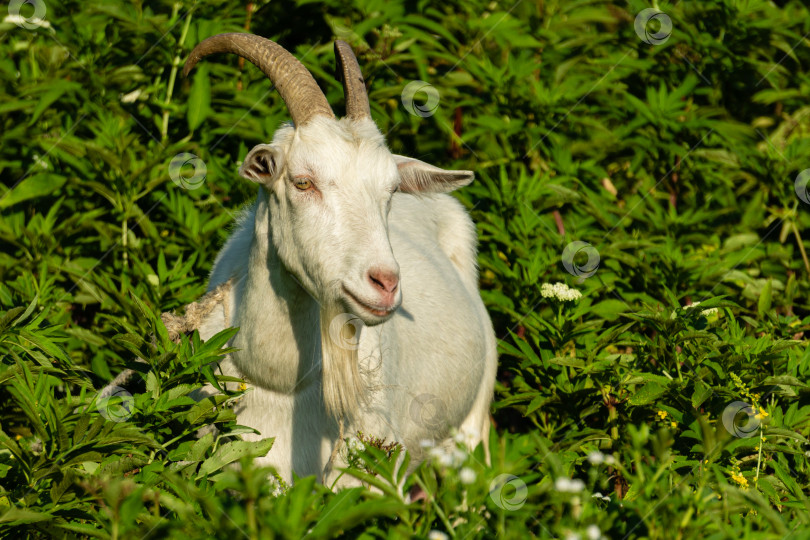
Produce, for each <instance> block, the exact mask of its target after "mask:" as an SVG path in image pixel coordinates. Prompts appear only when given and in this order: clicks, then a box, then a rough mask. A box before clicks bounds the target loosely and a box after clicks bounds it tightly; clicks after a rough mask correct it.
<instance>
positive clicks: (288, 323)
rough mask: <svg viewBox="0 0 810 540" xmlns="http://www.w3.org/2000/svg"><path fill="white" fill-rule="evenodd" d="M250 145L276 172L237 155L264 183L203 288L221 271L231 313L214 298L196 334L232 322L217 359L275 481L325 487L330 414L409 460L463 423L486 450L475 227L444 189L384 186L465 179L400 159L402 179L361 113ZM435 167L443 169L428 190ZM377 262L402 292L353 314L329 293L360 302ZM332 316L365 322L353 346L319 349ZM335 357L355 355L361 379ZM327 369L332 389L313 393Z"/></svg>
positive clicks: (490, 350)
mask: <svg viewBox="0 0 810 540" xmlns="http://www.w3.org/2000/svg"><path fill="white" fill-rule="evenodd" d="M262 146H263V148H265V150H266V151H268V152H272V153H273V155H274V156H275V163H276V170H275V171H274V172H273V174H272V175H271V176H267V177H261V176H257V175H255V174H252V175H251V173H250V171H249V170H247V168H248V166H249V165H251V163H252V162H250V163H249V161H250V160H251V159H253V156H252V155H249V156H248V159H246V163H245V165H244V166H243V175H244V176H246V177H250V178H251V179H254V180H257V181H258V182H259V183H261V184H262V185H261V187H260V190H259V196H258V197H257V199H256V202H255V203H254V204H253V205H251V206H250V207H249V208H247V209H246V210H245V212H244V214H243V215H242V217H241V218H240V220H239V222H238V225H237V227H236V229H235V231H234V232H233V234H232V236H231V237H230V239H229V240H228V242H227V243H226V244H225V246H224V247H223V249H222V251H221V252H220V253H219V255H218V256H217V259H216V262H215V264H214V269H213V271H212V273H211V279H210V283H209V290H210V289H213V288H215V287H216V286H217V285H219V284H221V283H223V282H225V281H227V280H229V279H233V280H234V286H233V287H232V289H231V291H232V293H231V295H230V296H229V298H228V300H227V302H228V306H227V313H229V314H230V317H231V320H227V321H226V320H225V312H224V310H222V309H218V310H216V311H215V312H214V313H213V314H212V315H211V316H209V318H208V319H207V320H206V321H205V323H204V324H203V326H202V328H201V329H200V333H201V335H202V337H203V338H208V337H210V336H211V335H213V334H214V333H215V332H217V331H219V330H221V329H223V328H225V327H226V325H229V326H235V327H239V328H240V331H239V333H238V334H237V335H236V336H235V337H234V338H233V340H232V343H231V345H232V346H234V347H238V348H239V349H240V350H239V351H238V352H235V353H233V354H232V355H230V357H228V358H227V359H226V360H225V361H223V363H222V365H221V368H222V370H223V372H225V373H226V374H232V375H237V376H241V377H244V378H245V379H246V380H247V381H248V383H249V387H251V390H250V391H249V392H248V393H247V394H246V395H245V397H244V398H243V400H242V401H241V402H240V403H239V404H238V405H237V409H236V412H237V418H238V422H239V423H240V424H243V425H247V426H250V427H253V428H255V429H257V430H258V431H259V432H261V437H275V444H274V446H273V448H272V449H271V451H270V453H269V454H268V455H267V457H266V458H265V459H264V460H263V461H264V462H265V463H269V464H272V465H274V466H275V467H276V468H277V470H278V472H279V473H280V474H281V476H282V477H283V478H284V479H285V480H287V481H291V479H292V473H293V471H294V472H295V473H296V474H297V475H300V476H303V475H310V474H316V475H319V477H320V478H321V479H322V480H323V481H324V482H327V483H329V482H331V481H332V480H334V479H335V478H336V477H337V475H338V473H337V472H336V471H335V469H334V467H327V465H328V464H329V459H330V455H331V454H332V452H333V449H334V448H335V445H336V444H338V433H339V428H338V421H337V419H336V417H338V416H342V417H343V419H344V421H345V423H346V426H345V428H346V429H345V432H344V433H345V436H349V435H352V434H354V433H355V432H356V431H357V430H361V431H363V432H364V433H366V434H370V435H374V436H377V437H382V438H385V439H387V440H388V441H397V442H399V443H402V444H403V445H404V446H405V447H406V448H407V449H408V450H409V451H410V452H411V454H412V456H413V457H414V458H415V459H414V464H416V463H418V461H419V460H420V459H422V458H423V457H424V456H423V455H422V449H421V448H420V445H419V442H420V441H421V440H424V439H429V440H433V441H435V442H436V443H441V441H444V440H446V439H447V437H448V436H449V433H450V430H451V429H452V428H457V429H460V430H463V431H465V432H467V433H472V434H474V441H473V442H474V443H475V444H477V443H478V442H479V441H483V442H484V445H485V449H486V450H487V455H488V448H487V442H488V441H487V439H488V432H489V405H490V402H491V399H492V393H493V387H494V379H495V368H496V363H497V355H496V341H495V335H494V332H493V329H492V324H491V321H490V319H489V316H488V314H487V312H486V309H485V308H484V304H483V302H482V301H481V298H480V295H479V292H478V288H477V283H478V273H477V268H476V247H475V246H476V235H475V227H474V225H473V223H472V221H471V220H470V218H469V216H468V215H467V212H466V211H465V210H464V208H463V206H462V205H461V204H459V202H458V201H456V200H455V199H454V198H452V197H450V196H449V195H446V194H443V193H420V194H412V193H402V192H398V193H395V194H394V195H393V197H392V196H391V195H390V193H391V190H392V188H395V187H396V186H397V185H398V184H399V185H400V189H404V188H407V186H408V185H409V186H410V188H408V189H419V190H423V191H424V190H426V189H427V190H429V189H431V187H432V188H435V189H436V190H437V191H449V190H451V189H453V188H454V187H458V185H463V184H465V183H467V182H468V181H469V179H468V180H463V178H465V176H464V174H463V173H464V172H463V171H462V172H455V171H449V172H446V171H441V169H437V168H435V167H434V168H431V167H430V166H428V165H427V164H422V163H421V162H418V161H417V164H416V165H415V166H414V163H413V161H414V160H407V164H406V165H407V166H406V167H405V168H407V169H409V170H410V169H414V168H415V169H417V170H418V173H417V174H416V176H415V177H414V178H416V180H415V181H413V182H411V183H410V184H407V183H408V179H407V178H406V172H404V169H405V168H403V169H402V170H403V172H402V173H400V172H399V170H398V164H399V166H400V168H402V163H403V162H405V161H406V160H405V158H399V157H396V156H393V155H392V154H391V153H390V152H389V150H388V149H387V148H386V146H385V144H384V141H383V137H382V135H381V134H380V133H379V131H378V130H377V128H376V126H374V124H373V123H372V122H371V121H370V120H364V121H354V120H349V119H343V120H340V121H337V120H332V119H326V118H319V119H316V120H315V121H313V122H311V123H309V124H307V125H305V126H303V127H299V128H297V129H294V128H293V127H292V126H286V127H283V128H281V129H280V130H279V131H278V132H277V134H276V136H275V137H274V140H273V143H271V145H262ZM257 148H258V147H257ZM420 164H421V165H423V166H424V167H421V169H420ZM436 171H440V172H446V173H447V174H445V175H444V177H443V178H438V177H435V178H436V183H435V185H432V184H431V180H430V178H429V177H430V175H431V174H434V173H435V172H436ZM301 174H309V175H312V177H313V178H315V180H316V183H317V186H318V188H319V190H320V193H319V195H317V196H315V195H311V194H307V193H302V192H300V191H298V190H297V189H296V188H295V187H294V186H293V184H292V178H293V177H295V176H297V175H301ZM453 175H455V176H453ZM458 178H462V180H457V179H458ZM469 178H471V175H469ZM412 179H413V178H412ZM442 182H444V184H443V185H439V184H441V183H442ZM448 182H450V183H448ZM453 182H457V183H456V184H453V185H450V184H451V183H453ZM400 183H401V184H400ZM406 184H407V185H406ZM413 186H417V187H416V188H414V187H413ZM378 266H383V267H386V268H392V269H398V271H399V276H400V285H399V290H400V291H401V302H402V303H401V305H400V306H399V308H398V309H396V311H395V312H394V313H393V314H392V315H390V316H388V317H382V318H380V317H374V316H372V315H370V314H369V313H367V312H363V311H362V310H358V309H357V305H356V304H352V303H351V302H349V301H348V300H346V299H345V298H343V295H342V293H341V289H340V285H341V284H343V285H346V286H348V287H350V288H351V289H352V290H353V291H355V292H356V293H358V295H363V298H364V299H368V300H373V298H374V289H373V286H372V285H369V283H368V280H367V279H366V278H365V273H366V272H367V271H368V269H369V268H371V267H378ZM343 312H345V313H347V314H348V315H346V316H344V318H346V317H353V318H354V319H355V321H356V320H357V318H359V319H362V320H363V321H364V322H365V323H366V325H365V326H362V327H361V328H360V335H359V346H358V348H357V351H356V352H354V351H349V352H348V353H347V354H346V356H345V357H344V358H331V355H332V354H335V355H336V356H339V355H340V353H339V352H336V353H332V352H329V351H328V350H327V352H326V354H324V352H323V351H324V349H323V346H322V345H323V343H327V341H326V340H328V339H330V333H329V329H328V328H323V326H325V323H324V324H322V321H321V319H322V315H323V314H324V313H326V314H327V319H326V320H327V321H330V320H332V318H333V317H334V315H335V314H340V313H343ZM331 337H334V335H332V336H331ZM349 341H351V340H349ZM327 344H328V345H329V347H331V348H334V347H332V346H333V345H335V344H334V343H327ZM344 345H345V343H344ZM338 348H339V349H340V347H338ZM329 362H333V363H332V364H329ZM346 362H349V363H351V362H354V363H355V365H357V367H358V372H359V375H357V377H359V379H358V380H356V381H355V380H353V379H352V377H353V375H351V373H349V372H350V371H351V369H348V368H349V367H350V366H347V364H346ZM327 367H329V369H332V370H333V373H332V374H327V373H326V368H327ZM327 376H328V377H332V379H330V380H331V381H332V382H335V381H337V382H335V384H339V385H341V386H340V390H341V391H342V392H344V393H345V394H346V395H345V396H343V397H340V396H338V397H336V396H329V395H325V389H324V378H326V377H327ZM344 377H345V380H344ZM355 383H357V388H356V389H354V388H353V387H352V386H353V385H354V384H355ZM346 385H348V386H350V387H352V388H346V387H345V386H346ZM327 394H328V391H327ZM353 401H354V403H355V405H356V407H354V408H353V405H352V402H353ZM255 438H259V436H256V437H255ZM325 468H326V469H327V470H326V471H325ZM324 473H325V474H326V476H321V475H322V474H324Z"/></svg>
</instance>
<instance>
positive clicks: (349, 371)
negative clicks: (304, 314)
mask: <svg viewBox="0 0 810 540" xmlns="http://www.w3.org/2000/svg"><path fill="white" fill-rule="evenodd" d="M320 315H321V321H320V323H321V324H320V327H321V352H322V355H321V368H322V374H323V400H324V404H325V406H326V410H327V412H328V413H329V414H331V415H332V416H333V417H335V418H346V419H351V418H352V417H353V416H354V415H355V414H356V413H357V410H358V409H359V408H360V406H361V404H364V403H365V393H366V387H365V384H364V382H363V379H362V377H361V375H360V369H359V360H358V355H357V349H358V345H359V341H360V339H359V338H360V332H361V329H362V321H360V319H359V318H357V317H356V316H354V315H351V314H349V313H346V310H345V308H343V307H342V305H341V303H340V301H339V300H338V299H337V298H335V299H333V300H329V301H326V302H324V303H323V304H321V314H320ZM350 326H351V327H353V329H354V335H353V336H349V335H347V330H348V327H350Z"/></svg>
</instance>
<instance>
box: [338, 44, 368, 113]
mask: <svg viewBox="0 0 810 540" xmlns="http://www.w3.org/2000/svg"><path fill="white" fill-rule="evenodd" d="M335 59H336V60H337V80H339V81H340V82H342V83H343V94H344V95H345V96H346V116H348V117H349V118H352V119H354V120H360V119H361V118H371V109H370V108H369V105H368V94H367V93H366V83H365V82H364V81H363V74H362V73H361V72H360V64H358V63H357V58H356V57H355V56H354V52H352V48H351V46H350V45H349V44H348V43H346V42H345V41H341V40H337V41H335Z"/></svg>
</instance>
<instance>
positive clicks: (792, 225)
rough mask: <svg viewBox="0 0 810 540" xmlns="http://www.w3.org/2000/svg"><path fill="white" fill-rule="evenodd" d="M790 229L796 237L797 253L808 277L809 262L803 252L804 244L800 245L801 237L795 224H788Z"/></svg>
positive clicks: (809, 272) (805, 253)
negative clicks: (800, 255)
mask: <svg viewBox="0 0 810 540" xmlns="http://www.w3.org/2000/svg"><path fill="white" fill-rule="evenodd" d="M790 227H791V228H792V229H793V234H794V235H795V236H796V243H797V244H799V251H800V252H801V254H802V259H803V260H804V268H805V270H807V274H808V275H810V260H808V259H807V252H806V251H805V250H804V244H803V243H802V235H801V234H800V233H799V229H798V227H796V222H795V221H792V220H791V222H790Z"/></svg>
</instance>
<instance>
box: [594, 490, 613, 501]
mask: <svg viewBox="0 0 810 540" xmlns="http://www.w3.org/2000/svg"><path fill="white" fill-rule="evenodd" d="M591 498H594V499H599V500H600V501H605V502H610V497H608V496H607V495H602V494H601V493H600V492H598V491H597V492H596V493H594V494H593V495H591Z"/></svg>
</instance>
